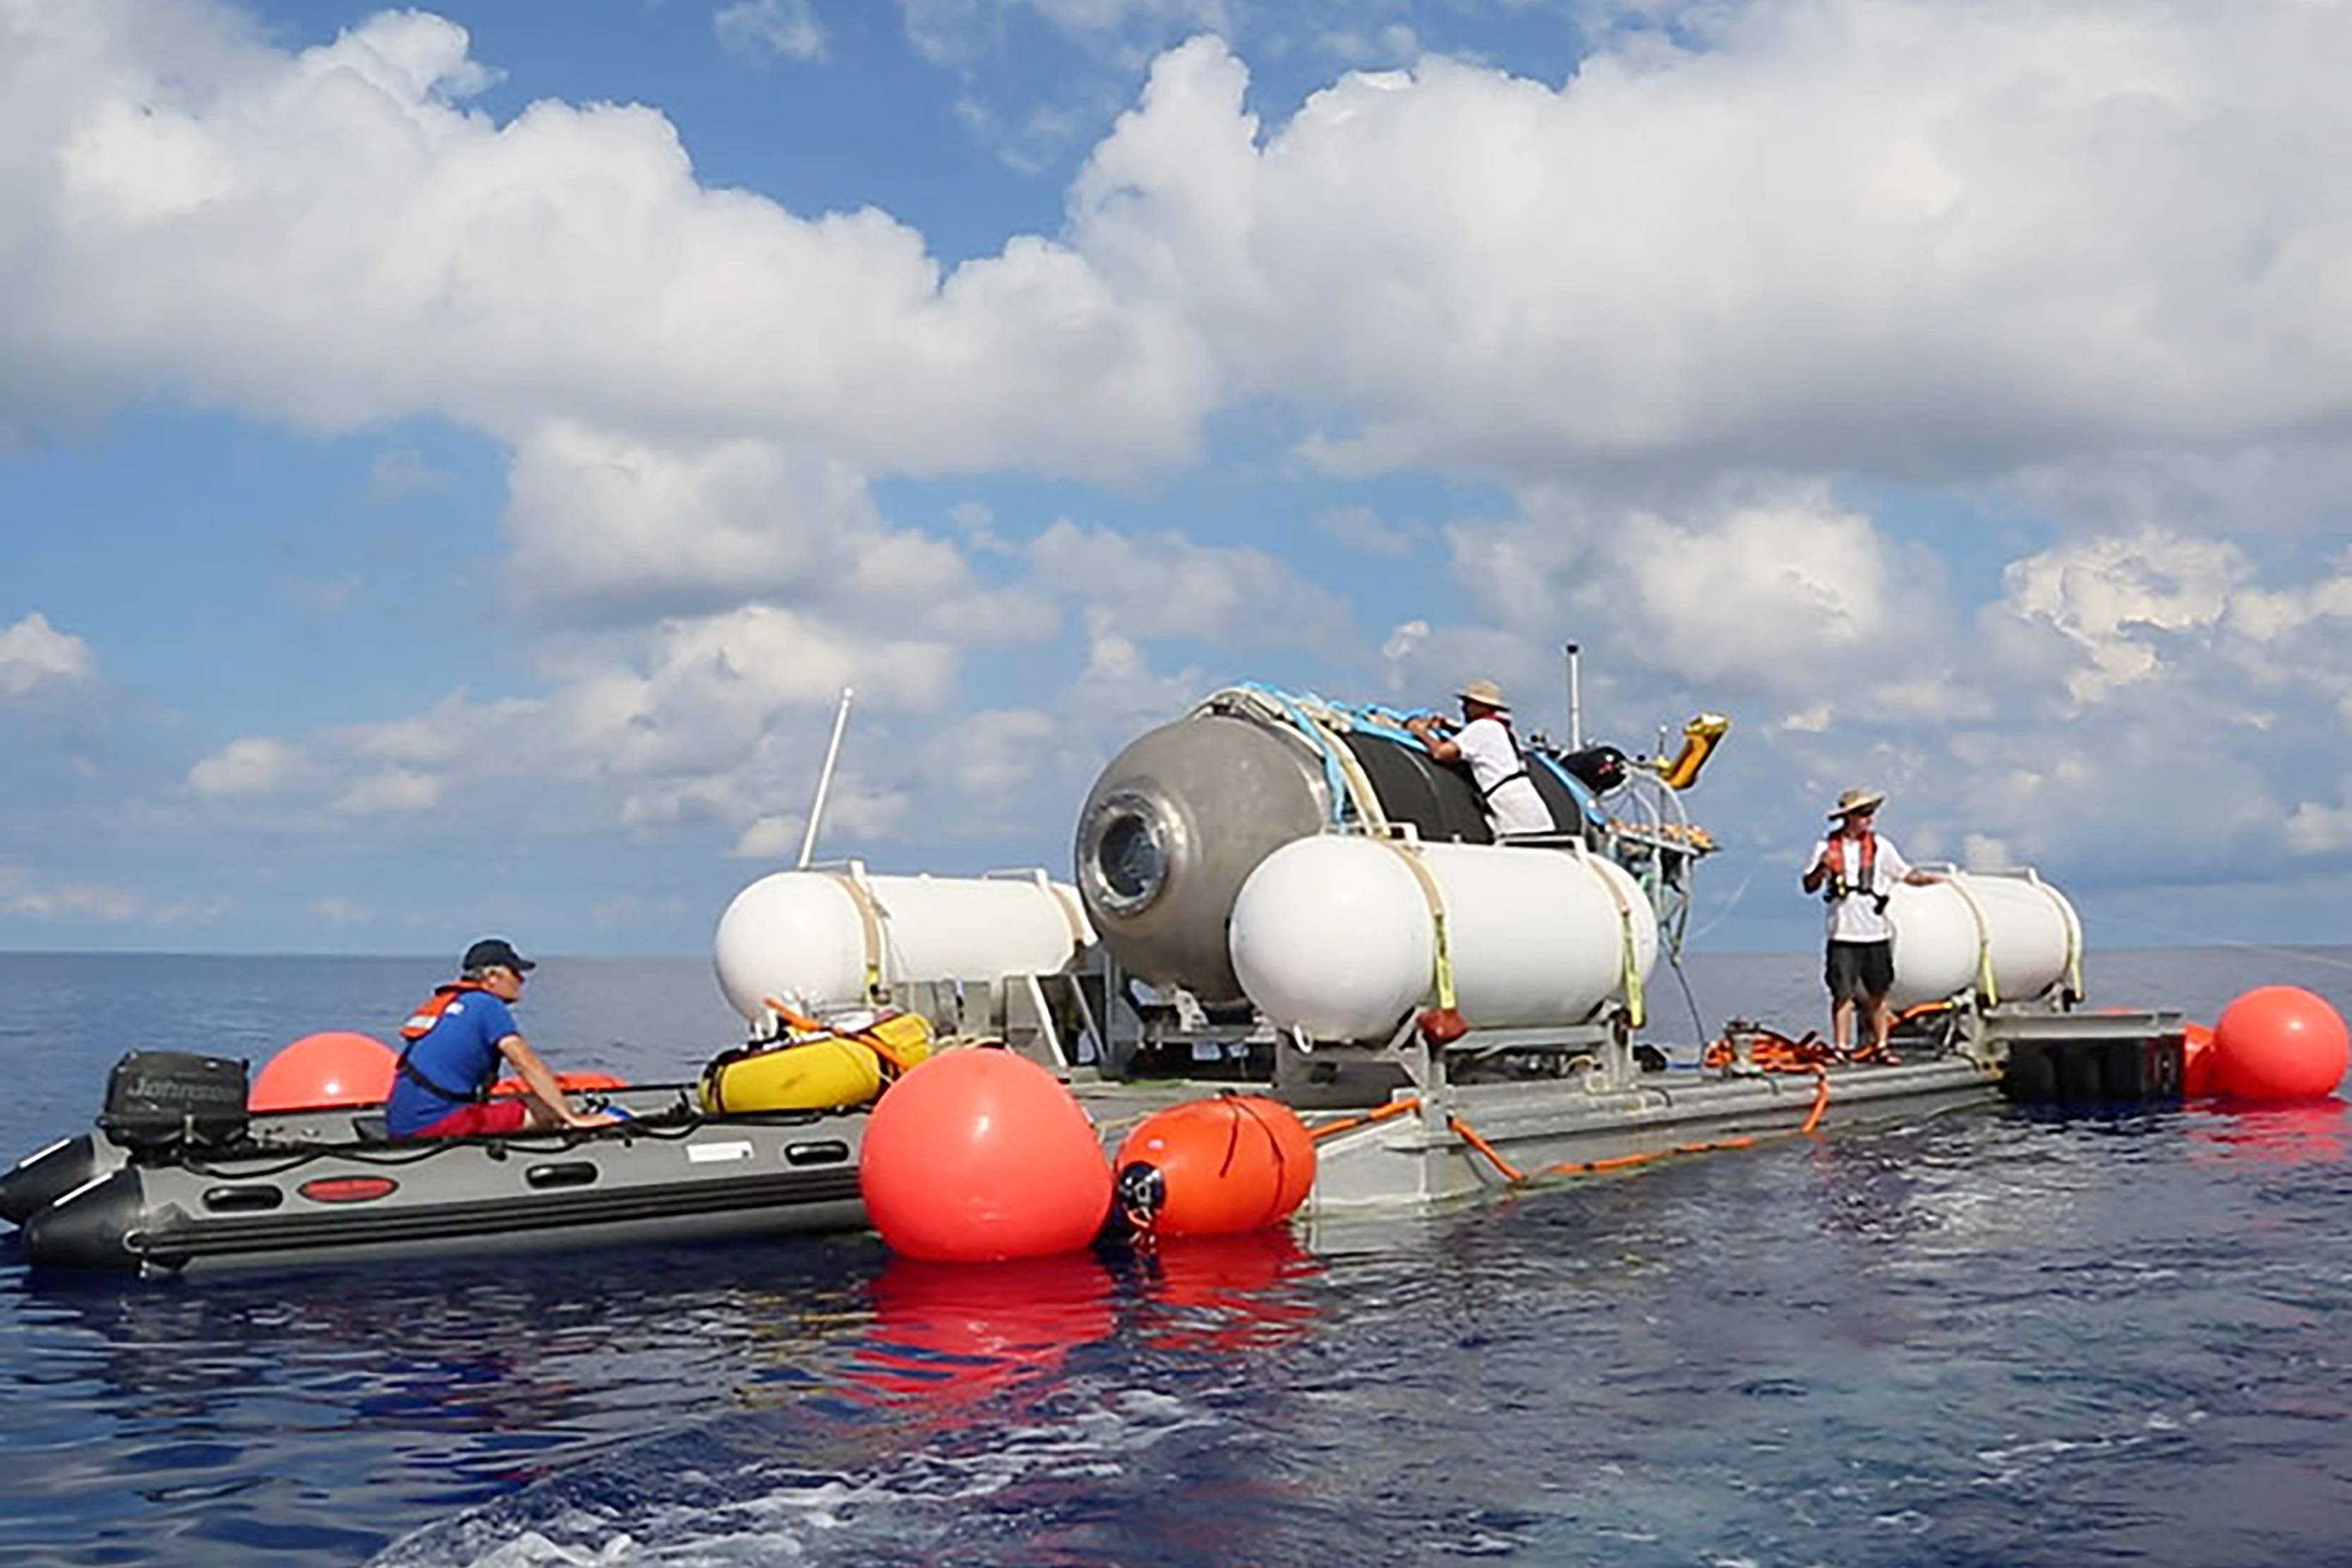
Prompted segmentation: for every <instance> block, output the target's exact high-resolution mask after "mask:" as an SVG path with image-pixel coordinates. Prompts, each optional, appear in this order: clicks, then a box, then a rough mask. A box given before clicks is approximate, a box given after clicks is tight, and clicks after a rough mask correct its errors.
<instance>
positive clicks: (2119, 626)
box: [2001, 530, 2248, 701]
mask: <svg viewBox="0 0 2352 1568" xmlns="http://www.w3.org/2000/svg"><path fill="white" fill-rule="evenodd" d="M2247 575H2248V572H2247V567H2246V564H2245V558H2244V556H2243V554H2242V552H2240V551H2239V550H2238V549H2237V548H2236V547H2235V546H2234V545H2231V544H2230V543H2228V542H2224V541H2221V540H2209V539H2187V538H2182V537H2180V536H2179V535H2176V534H2171V533H2165V532H2159V531H2153V530H2150V531H2143V532H2139V533H2136V534H2133V535H2130V536H2127V537H2121V538H2117V537H2105V538H2095V539H2090V540H2086V541H2084V542H2079V543H2074V544H2069V545H2065V546H2062V547H2060V548H2057V549H2053V550H2048V551H2044V552H2041V553H2039V554H2036V555H2032V556H2028V557H2026V558H2024V559H2022V560H2019V561H2014V562H2011V563H2010V565H2009V567H2008V569H2007V571H2006V572H2005V573H2004V574H2003V586H2004V593H2003V595H2002V606H2001V607H2002V609H2003V610H2005V611H2006V612H2007V613H2008V614H2010V615H2012V616H2017V617H2018V618H2019V619H2021V620H2023V621H2026V622H2028V623H2031V624H2038V625H2043V626H2050V627H2053V628H2054V629H2055V630H2056V631H2058V632H2059V633H2060V634H2061V635H2062V636H2063V637H2065V638H2066V639H2067V640H2068V641H2069V642H2071V643H2073V644H2074V646H2075V647H2077V648H2078V649H2079V650H2080V653H2081V663H2080V665H2079V667H2078V668H2075V669H2074V670H2073V671H2072V672H2071V673H2069V674H2068V676H2067V678H2066V686H2067V690H2068V691H2069V692H2070V693H2071V694H2072V695H2073V696H2074V698H2075V699H2076V700H2079V701H2093V700H2097V699H2098V698H2100V697H2102V696H2105V694H2107V693H2108V692H2110V691H2112V690H2114V689H2116V687H2118V686H2123V685H2126V684H2130V683H2132V682H2136V681H2144V680H2148V679H2155V678H2157V677H2158V676H2160V675H2161V674H2163V673H2164V657H2163V653H2162V651H2161V648H2160V645H2159V639H2158V637H2151V635H2150V634H2163V633H2191V634H2195V633H2203V632H2207V631H2210V629H2211V628H2213V627H2214V626H2218V625H2219V624H2220V622H2221V618H2222V616H2223V615H2224V614H2225V612H2226V611H2227V609H2228V607H2229V605H2230V601H2231V595H2232V593H2233V592H2234V591H2235V590H2236V589H2238V588H2239V587H2241V586H2242V584H2244V582H2245V580H2246V578H2247Z"/></svg>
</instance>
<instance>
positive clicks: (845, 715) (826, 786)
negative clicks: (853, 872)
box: [797, 686, 856, 871]
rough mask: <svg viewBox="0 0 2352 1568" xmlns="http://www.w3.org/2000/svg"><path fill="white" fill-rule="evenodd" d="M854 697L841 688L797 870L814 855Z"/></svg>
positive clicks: (853, 694)
mask: <svg viewBox="0 0 2352 1568" xmlns="http://www.w3.org/2000/svg"><path fill="white" fill-rule="evenodd" d="M855 695H856V692H855V690H854V689H853V688H850V687H846V686H845V687H843V688H842V689H841V706H840V707H839V708H836V709H835V710H834V713H833V739H832V740H831V741H828V742H825V748H824V767H823V768H821V769H819V770H818V772H817V775H816V799H815V801H814V803H813V804H812V805H810V806H809V819H808V831H807V832H806V833H804V834H803V835H802V836H801V860H800V865H799V867H798V868H797V869H799V870H803V871H805V870H807V869H808V863H809V857H810V856H812V855H814V854H815V853H816V829H817V824H819V823H820V822H823V821H824V797H825V793H826V792H827V791H828V790H830V789H832V788H833V764H834V763H835V762H836V761H838V760H839V759H840V756H841V732H842V731H844V730H845V729H847V728H848V727H849V700H850V698H851V697H853V696H855Z"/></svg>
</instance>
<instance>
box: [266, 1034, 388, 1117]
mask: <svg viewBox="0 0 2352 1568" xmlns="http://www.w3.org/2000/svg"><path fill="white" fill-rule="evenodd" d="M399 1059H400V1058H397V1057H395V1056H394V1054H393V1050H392V1047H390V1046H387V1045H385V1044H384V1043H383V1041H382V1040H378V1039H373V1038H371V1037H368V1036H366V1035H355V1034H352V1033H351V1032H349V1031H348V1030H341V1029H335V1030H330V1031H328V1032H327V1033H325V1034H322V1035H305V1036H303V1037H301V1038H300V1039H299V1040H297V1041H295V1042H294V1043H293V1044H292V1045H290V1046H288V1047H286V1048H285V1049H284V1050H281V1051H279V1052H278V1054H277V1055H276V1056H274V1057H272V1058H269V1060H268V1062H266V1063H264V1064H263V1066H262V1068H261V1071H260V1072H258V1073H257V1074H255V1075H254V1079H253V1087H252V1088H251V1089H247V1091H246V1096H245V1103H246V1108H247V1110H322V1109H325V1108H327V1107H331V1106H340V1105H381V1104H383V1101H384V1099H385V1097H387V1096H388V1095H390V1094H391V1093H392V1072H393V1064H394V1062H396V1061H398V1060H399Z"/></svg>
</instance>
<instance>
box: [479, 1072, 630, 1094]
mask: <svg viewBox="0 0 2352 1568" xmlns="http://www.w3.org/2000/svg"><path fill="white" fill-rule="evenodd" d="M555 1087H556V1088H558V1089H562V1091H563V1092H564V1093H566V1094H593V1093H596V1092H598V1091H600V1090H603V1089H626V1088H628V1087H629V1080H628V1079H625V1078H614V1076H613V1075H612V1074H611V1073H608V1072H560V1073H557V1074H556V1075H555ZM528 1092H529V1090H528V1089H526V1088H525V1086H524V1084H523V1081H522V1079H519V1078H502V1079H499V1081H498V1082H496V1083H494V1084H492V1085H490V1098H491V1099H492V1100H507V1099H511V1098H512V1097H514V1096H515V1095H518V1094H524V1093H528Z"/></svg>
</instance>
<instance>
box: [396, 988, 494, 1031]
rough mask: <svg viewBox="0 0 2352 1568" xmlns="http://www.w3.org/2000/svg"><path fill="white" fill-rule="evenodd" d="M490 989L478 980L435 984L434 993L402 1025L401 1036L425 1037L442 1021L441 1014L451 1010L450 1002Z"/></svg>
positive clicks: (419, 1004)
mask: <svg viewBox="0 0 2352 1568" xmlns="http://www.w3.org/2000/svg"><path fill="white" fill-rule="evenodd" d="M488 990H489V987H488V986H487V985H485V984H482V983H481V982H480V981H478V980H453V981H451V982H450V983H449V984H446V985H436V986H435V987H434V988H433V994H432V995H431V996H429V997H427V998H425V1000H424V1001H423V1002H420V1003H418V1004H417V1006H416V1011H415V1012H414V1013H411V1014H410V1015H409V1016H408V1022H406V1023H405V1024H403V1025H402V1026H400V1037H401V1038H402V1039H404V1040H421V1039H423V1038H424V1037H425V1036H427V1035H429V1034H431V1033H432V1032H433V1026H434V1025H436V1024H437V1023H439V1022H440V1021H441V1015H442V1014H444V1013H446V1012H447V1011H448V1010H449V1004H450V1003H452V1002H455V1001H456V1000H457V998H458V997H460V996H462V995H464V994H466V993H467V992H468V991H488Z"/></svg>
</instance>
